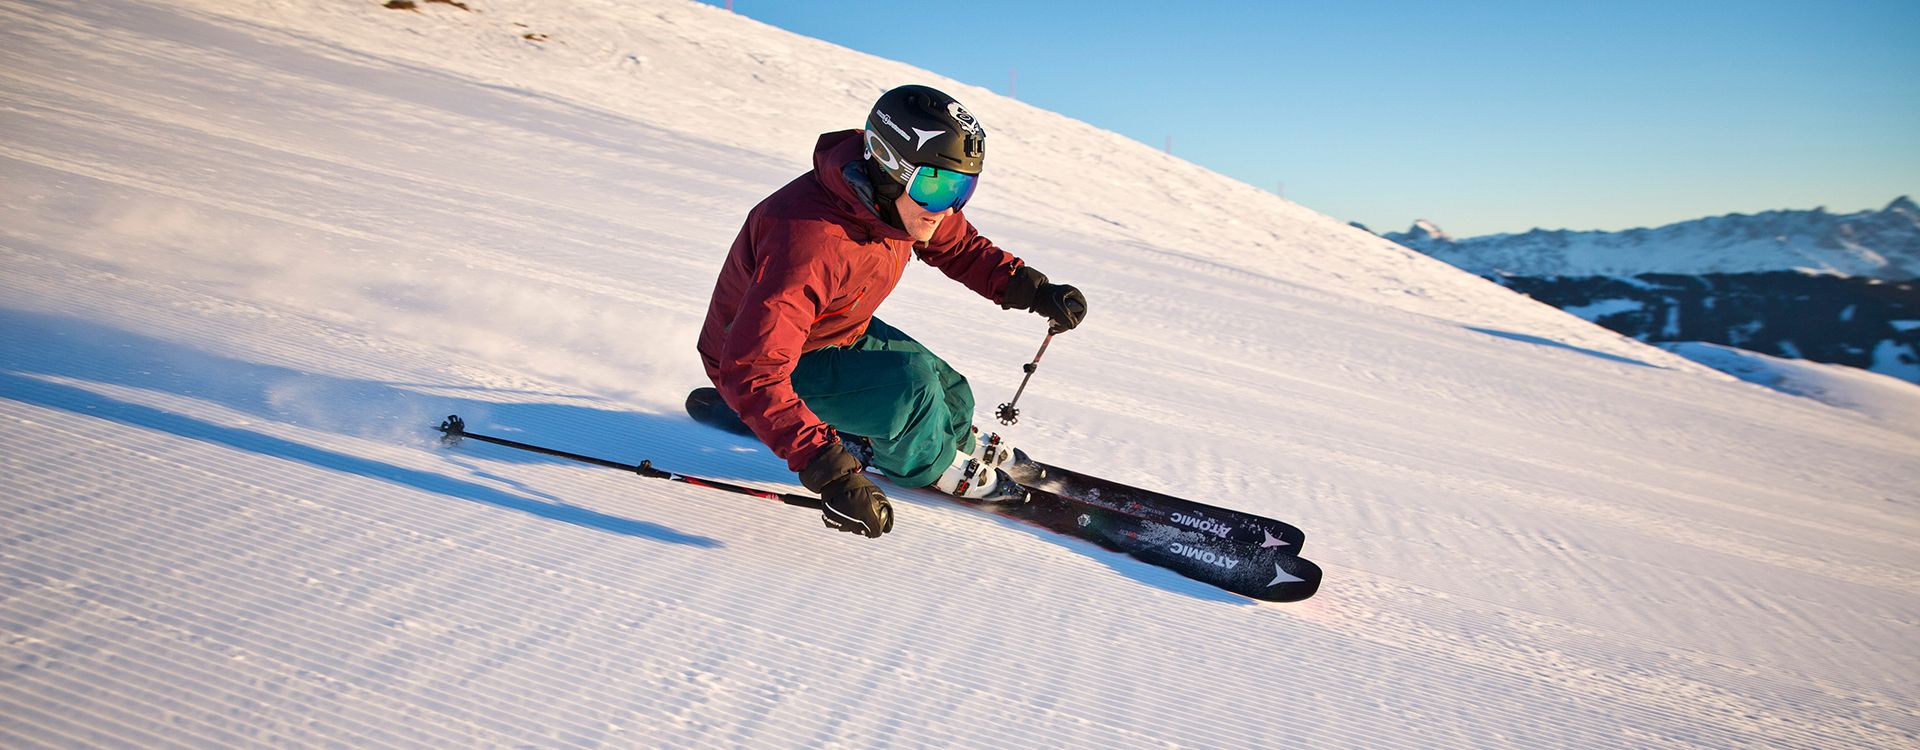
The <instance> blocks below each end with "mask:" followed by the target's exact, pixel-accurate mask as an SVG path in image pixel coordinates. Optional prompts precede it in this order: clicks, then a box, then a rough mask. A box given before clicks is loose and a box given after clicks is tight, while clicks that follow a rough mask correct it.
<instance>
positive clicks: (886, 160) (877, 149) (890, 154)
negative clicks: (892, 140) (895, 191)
mask: <svg viewBox="0 0 1920 750" xmlns="http://www.w3.org/2000/svg"><path fill="white" fill-rule="evenodd" d="M866 157H867V158H869V159H872V160H874V161H877V162H880V166H881V168H883V169H885V170H887V174H890V175H893V176H894V178H895V179H898V180H901V181H902V182H905V178H903V177H901V176H900V173H901V172H902V171H905V170H910V169H912V167H909V166H907V165H905V164H902V163H900V154H898V153H896V152H895V151H894V150H893V147H892V146H889V145H887V139H885V138H882V137H880V134H879V133H875V132H873V131H871V130H869V131H867V153H866Z"/></svg>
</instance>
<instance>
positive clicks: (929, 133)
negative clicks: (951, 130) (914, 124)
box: [913, 128, 946, 148]
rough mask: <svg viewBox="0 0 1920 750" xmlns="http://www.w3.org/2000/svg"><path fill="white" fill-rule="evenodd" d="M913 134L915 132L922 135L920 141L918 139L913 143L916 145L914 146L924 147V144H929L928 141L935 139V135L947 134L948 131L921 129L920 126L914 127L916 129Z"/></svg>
mask: <svg viewBox="0 0 1920 750" xmlns="http://www.w3.org/2000/svg"><path fill="white" fill-rule="evenodd" d="M913 134H914V135H917V136H920V139H919V140H918V141H916V142H914V144H913V147H914V148H920V147H923V146H925V145H927V142H929V141H932V140H933V139H934V137H935V136H939V135H945V134H946V131H944V130H921V129H919V128H914V129H913Z"/></svg>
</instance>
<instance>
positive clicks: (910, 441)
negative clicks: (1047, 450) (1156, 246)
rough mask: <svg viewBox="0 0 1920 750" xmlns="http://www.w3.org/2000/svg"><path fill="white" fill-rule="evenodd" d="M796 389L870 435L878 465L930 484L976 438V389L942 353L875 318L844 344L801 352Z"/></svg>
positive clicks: (905, 480)
mask: <svg viewBox="0 0 1920 750" xmlns="http://www.w3.org/2000/svg"><path fill="white" fill-rule="evenodd" d="M793 390H794V392H796V393H798V394H800V400H801V401H805V402H806V404H807V408H809V409H812V410H813V413H814V414H816V415H818V416H819V417H820V419H821V420H822V421H824V422H826V423H827V424H829V425H832V426H833V428H834V429H836V430H839V431H841V432H845V433H849V434H853V435H860V436H863V437H866V438H867V439H869V440H871V441H873V468H875V469H879V470H880V471H881V472H883V473H885V474H886V475H887V477H888V478H890V479H892V480H893V481H894V483H895V484H899V485H901V486H903V487H924V486H926V485H929V484H933V481H934V480H936V479H939V478H940V474H941V473H942V472H944V471H946V469H947V467H948V466H951V465H952V464H953V453H954V451H955V450H956V449H968V448H970V447H971V446H968V445H966V443H969V442H971V441H972V437H973V429H972V428H973V389H971V388H969V387H967V379H966V377H964V376H962V375H961V374H960V373H958V372H955V371H954V369H953V368H952V367H951V366H949V365H947V363H946V360H943V359H941V358H940V357H939V355H936V354H934V353H933V352H930V351H927V348H926V347H924V346H921V345H920V342H918V341H914V340H913V339H912V338H911V337H909V336H907V334H905V333H901V332H900V329H898V328H894V327H893V326H890V325H887V324H886V323H882V322H880V319H879V318H874V319H873V321H872V322H870V323H868V324H867V332H866V333H865V334H864V335H862V336H861V337H860V338H859V339H856V340H855V341H854V342H853V343H852V344H849V345H847V346H836V347H828V348H826V349H817V350H814V351H811V352H808V353H806V354H803V355H801V356H800V361H799V362H798V363H796V364H795V365H794V368H793Z"/></svg>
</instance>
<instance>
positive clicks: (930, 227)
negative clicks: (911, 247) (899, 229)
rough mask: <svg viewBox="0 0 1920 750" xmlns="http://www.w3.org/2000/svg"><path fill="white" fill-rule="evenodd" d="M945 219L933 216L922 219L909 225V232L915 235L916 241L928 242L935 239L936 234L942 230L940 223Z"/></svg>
mask: <svg viewBox="0 0 1920 750" xmlns="http://www.w3.org/2000/svg"><path fill="white" fill-rule="evenodd" d="M944 218H946V217H944V216H931V215H929V216H923V217H920V218H918V219H915V220H914V221H913V222H912V223H910V224H908V225H907V232H908V233H909V234H912V235H913V239H914V241H916V242H927V241H929V240H932V239H933V233H934V232H937V231H939V230H940V221H941V220H942V219H944Z"/></svg>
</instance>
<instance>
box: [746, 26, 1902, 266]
mask: <svg viewBox="0 0 1920 750" xmlns="http://www.w3.org/2000/svg"><path fill="white" fill-rule="evenodd" d="M711 4H713V5H721V6H724V5H725V4H726V3H725V1H724V0H719V1H717V2H712V3H711ZM734 10H735V12H737V13H740V14H742V15H745V16H748V17H750V18H753V19H756V20H759V21H762V22H765V23H769V24H772V25H774V26H778V27H781V28H784V29H788V30H790V31H794V32H796V33H799V34H804V35H806V36H811V37H815V38H819V39H824V40H826V41H829V42H833V43H836V44H840V45H843V46H847V47H851V48H853V49H857V50H861V51H863V52H867V53H870V54H874V55H879V56H881V57H887V58H891V59H895V60H900V61H903V62H907V63H910V64H913V65H916V66H919V67H922V68H926V69H928V70H932V71H934V72H936V73H939V74H941V75H945V76H948V77H951V78H954V79H957V80H961V81H965V82H967V83H971V84H974V85H978V86H983V87H986V88H990V89H993V90H995V91H998V92H1001V93H1008V92H1009V87H1010V78H1011V74H1012V73H1013V72H1015V71H1017V75H1018V91H1017V95H1018V96H1019V98H1020V99H1022V100H1024V101H1027V102H1029V103H1031V104H1034V105H1037V106H1040V107H1044V108H1046V109H1050V110H1054V111H1056V112H1060V113H1062V114H1065V115H1068V116H1070V117H1074V118H1076V119H1080V120H1084V121H1086V122H1089V123H1092V124H1094V125H1097V126H1100V127H1103V128H1106V129H1109V130H1113V131H1116V132H1119V133H1122V134H1125V135H1127V136H1130V137H1133V138H1135V139H1137V140H1139V141H1141V142H1143V143H1146V144H1149V145H1152V146H1154V147H1156V148H1159V147H1164V146H1165V145H1166V143H1167V139H1168V138H1169V137H1171V138H1172V144H1173V152H1174V153H1175V154H1176V155H1178V156H1181V157H1182V158H1186V159H1189V160H1191V161H1194V162H1196V163H1198V164H1201V165H1203V166H1206V167H1208V168H1210V169H1213V170H1215V171H1218V172H1221V173H1223V174H1226V175H1228V176H1231V177H1234V178H1237V179H1240V180H1242V181H1244V182H1247V183H1249V184H1252V185H1255V186H1259V187H1263V188H1266V189H1268V190H1282V189H1284V191H1285V195H1286V196H1287V197H1288V198H1290V199H1293V200H1295V201H1298V202H1300V203H1302V204H1305V205H1307V206H1309V207H1312V208H1314V209H1317V210H1320V211H1322V212H1325V213H1327V214H1330V215H1332V216H1335V217H1338V218H1340V219H1344V220H1351V221H1360V222H1363V223H1365V224H1367V225H1368V226H1370V227H1372V228H1373V229H1374V230H1375V231H1399V230H1402V229H1405V228H1406V227H1407V225H1408V224H1410V223H1411V222H1412V221H1413V220H1414V219H1415V218H1427V219H1431V220H1433V221H1434V222H1435V223H1437V224H1439V225H1440V226H1441V227H1442V228H1444V229H1446V230H1447V231H1448V232H1450V233H1452V234H1455V235H1457V236H1472V235H1479V234H1491V233H1496V232H1517V231H1525V230H1527V229H1530V228H1533V227H1536V226H1539V227H1546V228H1552V229H1560V228H1565V229H1625V228H1629V227H1635V226H1655V225H1659V224H1664V223H1668V222H1672V221H1679V220H1684V219H1690V218H1697V217H1701V216H1708V215H1715V214H1722V213H1731V212H1745V213H1751V212H1755V211H1762V210H1769V209H1776V208H1812V207H1815V206H1826V207H1827V208H1828V209H1829V210H1832V211H1835V212H1851V211H1857V210H1861V209H1865V208H1880V207H1881V206H1883V205H1885V204H1886V203H1887V202H1888V201H1890V200H1892V199H1893V198H1894V197H1896V196H1899V195H1903V194H1920V0H1897V1H1896V0H1875V1H1868V0H1852V1H1849V0H1841V1H1839V2H1818V3H1815V2H1804V1H1803V2H1773V1H1771V0H1750V1H1746V2H1738V3H1717V2H1697V1H1689V0H1667V1H1666V2H1638V1H1637V0H1615V1H1613V2H1605V3H1597V2H1596V3H1555V2H1538V0H1535V1H1533V2H1461V3H1433V2H1324V3H1301V2H1247V3H1227V2H1186V3H1172V2H1119V1H1115V2H1032V0H1027V1H1025V2H1017V1H1013V0H970V1H969V2H964V3H952V4H945V3H912V2H898V1H896V2H867V1H865V0H849V1H844V2H830V3H816V2H797V1H791V0H789V1H777V0H735V3H734ZM987 126H988V127H989V128H991V127H992V123H990V122H989V123H987ZM989 177H991V172H989ZM1917 197H1920V196H1917Z"/></svg>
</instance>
